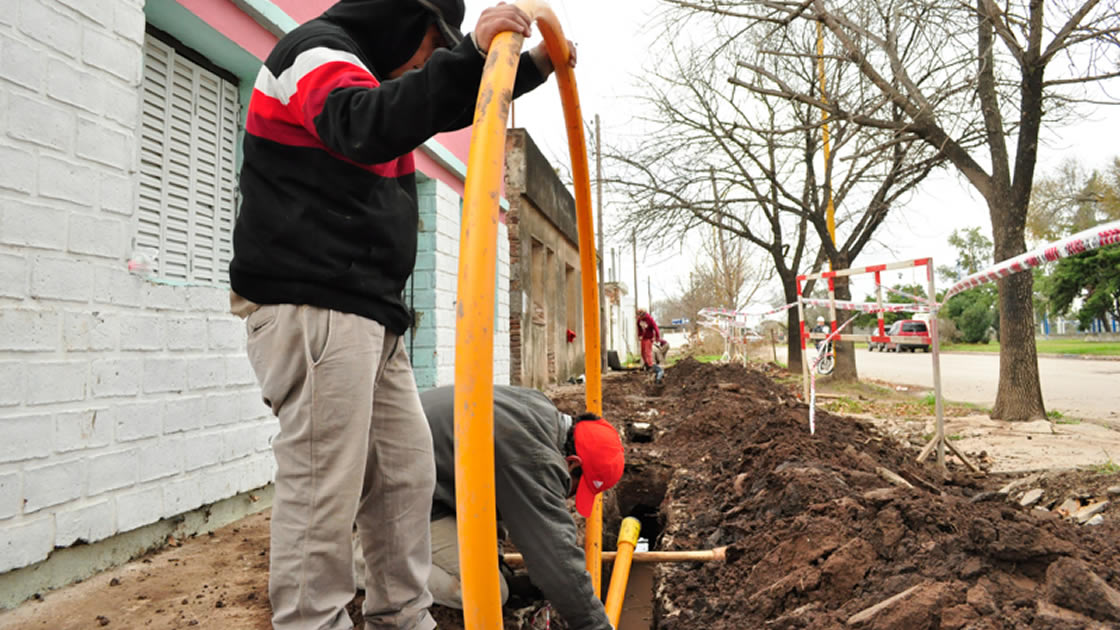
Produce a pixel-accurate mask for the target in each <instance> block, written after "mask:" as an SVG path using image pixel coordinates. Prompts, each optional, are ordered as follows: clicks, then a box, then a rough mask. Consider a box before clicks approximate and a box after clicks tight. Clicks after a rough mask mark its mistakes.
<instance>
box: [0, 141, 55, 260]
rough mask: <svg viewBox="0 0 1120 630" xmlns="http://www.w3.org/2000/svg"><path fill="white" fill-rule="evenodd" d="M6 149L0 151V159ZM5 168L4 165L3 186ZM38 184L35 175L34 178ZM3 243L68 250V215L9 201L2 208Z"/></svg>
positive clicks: (0, 234) (0, 237)
mask: <svg viewBox="0 0 1120 630" xmlns="http://www.w3.org/2000/svg"><path fill="white" fill-rule="evenodd" d="M2 158H3V148H0V159H2ZM3 171H4V165H3V163H2V162H0V184H2V183H3V177H4V175H3ZM31 181H32V182H34V175H32V176H31ZM0 243H3V244H6V245H26V246H29V247H38V248H42V249H53V250H60V251H61V250H62V249H63V248H64V247H66V212H65V211H63V210H59V209H57V208H52V207H50V206H47V205H42V204H30V203H25V202H23V201H19V200H15V199H5V200H4V205H3V206H2V207H0Z"/></svg>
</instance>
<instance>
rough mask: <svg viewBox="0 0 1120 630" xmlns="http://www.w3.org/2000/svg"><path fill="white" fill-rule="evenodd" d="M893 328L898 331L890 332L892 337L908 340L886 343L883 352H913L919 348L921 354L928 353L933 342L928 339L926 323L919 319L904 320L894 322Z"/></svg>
mask: <svg viewBox="0 0 1120 630" xmlns="http://www.w3.org/2000/svg"><path fill="white" fill-rule="evenodd" d="M895 326H897V328H898V330H897V332H894V331H893V330H892V332H891V334H892V336H894V337H909V339H907V340H906V341H900V342H898V343H895V342H890V343H887V344H886V347H885V348H884V350H886V351H887V352H902V351H903V350H908V351H910V352H913V351H915V350H917V349H918V348H921V349H922V352H929V349H930V345H931V344H932V343H933V340H932V339H930V336H929V326H928V325H927V324H926V322H924V321H922V320H920V319H904V320H902V321H898V322H895V324H894V326H892V329H893V328H894V327H895Z"/></svg>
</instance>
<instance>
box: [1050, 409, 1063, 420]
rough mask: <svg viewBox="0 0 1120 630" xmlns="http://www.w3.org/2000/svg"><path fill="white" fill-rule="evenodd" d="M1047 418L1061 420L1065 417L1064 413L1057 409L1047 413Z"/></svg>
mask: <svg viewBox="0 0 1120 630" xmlns="http://www.w3.org/2000/svg"><path fill="white" fill-rule="evenodd" d="M1046 417H1047V418H1050V419H1051V420H1061V419H1062V417H1063V416H1062V412H1060V411H1058V410H1057V409H1051V410H1050V411H1047V412H1046Z"/></svg>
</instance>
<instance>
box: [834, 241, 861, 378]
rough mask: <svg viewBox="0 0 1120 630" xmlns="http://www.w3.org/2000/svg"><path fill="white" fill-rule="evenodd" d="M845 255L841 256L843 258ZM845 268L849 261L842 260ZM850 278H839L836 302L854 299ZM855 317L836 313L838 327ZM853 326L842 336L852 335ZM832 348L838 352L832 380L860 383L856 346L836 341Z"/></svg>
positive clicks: (848, 312)
mask: <svg viewBox="0 0 1120 630" xmlns="http://www.w3.org/2000/svg"><path fill="white" fill-rule="evenodd" d="M842 255H843V254H841V256H842ZM840 262H841V263H842V264H843V267H837V268H845V269H846V268H847V267H848V261H847V260H841V261H840ZM848 280H849V278H848V276H838V277H837V278H836V281H835V284H834V291H835V294H836V301H837V302H840V301H844V302H847V301H850V300H851V299H852V287H851V284H850V283H849V282H848ZM852 315H854V312H853V311H841V310H837V311H836V325H837V326H839V325H841V324H843V323H844V322H846V321H848V318H849V317H851V316H852ZM851 333H852V328H851V325H849V326H848V328H845V329H844V330H842V331H841V332H840V334H842V335H843V334H851ZM832 347H833V348H834V349H835V351H836V367H834V368H833V371H832V378H833V379H835V380H837V381H858V380H859V373H858V372H857V371H856V345H855V343H853V342H851V341H835V342H833V344H832Z"/></svg>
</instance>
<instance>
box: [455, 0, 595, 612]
mask: <svg viewBox="0 0 1120 630" xmlns="http://www.w3.org/2000/svg"><path fill="white" fill-rule="evenodd" d="M517 5H518V6H519V7H521V9H522V10H524V11H525V12H526V13H527V14H529V16H530V17H531V18H533V19H534V20H535V21H536V22H537V25H538V28H539V29H540V31H541V34H542V35H543V36H544V41H545V46H546V47H547V49H548V56H549V58H550V59H551V60H552V65H553V66H554V68H555V70H556V80H557V84H558V85H559V87H560V100H561V103H562V105H563V107H564V122H565V127H566V128H567V131H568V148H569V151H570V153H571V160H572V176H573V179H574V182H575V198H576V218H577V227H578V231H579V243H580V274H581V277H582V290H583V315H584V330H583V339H584V353H585V356H587V357H598V356H599V319H598V314H599V295H598V289H597V287H598V279H597V277H596V274H595V251H594V240H593V239H594V230H593V227H592V221H591V183H590V179H589V170H588V166H587V147H586V140H585V138H584V135H583V118H582V115H581V113H580V108H579V94H578V91H577V89H576V82H575V75H574V74H573V72H572V68H571V67H570V66H569V65H568V59H569V57H570V51H569V50H568V40H567V39H566V38H565V37H564V34H563V31H562V30H561V29H560V25H559V22H558V21H557V20H556V16H555V15H554V14H553V13H552V9H550V8H549V7H548V5H546V4H544V3H542V2H538V1H536V0H522V1H521V2H518V3H517ZM523 39H524V38H523V37H522V36H521V35H520V34H515V33H509V32H507V33H500V34H498V35H497V36H496V37H495V38H494V40H493V42H491V44H490V51H489V54H488V55H487V58H486V67H485V70H484V71H483V75H482V83H481V85H480V87H479V91H478V103H477V105H476V108H475V118H474V131H473V133H472V136H471V148H470V155H469V158H468V160H467V179H466V182H465V186H464V188H465V190H464V194H463V219H462V234H461V238H460V255H459V291H458V302H457V307H456V320H457V321H456V330H455V501H456V512H457V515H458V533H459V563H460V566H461V567H462V570H461V573H462V575H461V579H462V593H463V604H464V605H463V620H464V625H465V627H466V628H467V630H500V628H501V627H502V610H501V601H500V594H499V593H500V591H499V587H498V566H497V563H495V562H494V532H495V531H497V522H496V520H497V516H496V507H495V503H494V374H493V370H492V369H479V366H492V365H493V364H494V361H493V359H494V347H493V340H494V330H493V322H494V285H495V277H494V273H495V264H496V257H497V249H496V244H497V232H498V220H499V215H498V200H499V197H500V191H501V183H502V182H501V176H502V163H503V158H504V155H505V123H506V119H507V117H508V115H509V107H510V103H511V101H512V98H513V80H514V77H515V76H516V73H517V63H518V56H519V53H520V51H521V45H522V43H523ZM586 373H587V388H586V391H587V410H588V411H591V412H593V413H597V414H601V413H602V407H603V404H602V366H601V365H600V364H599V361H587V362H586ZM468 453H469V454H470V457H469V458H468V457H466V456H465V454H468ZM596 516H598V519H599V520H596ZM601 519H602V504H601V499H597V500H596V503H595V510H594V511H593V512H592V517H591V519H590V520H589V522H588V524H587V533H586V537H587V542H586V547H587V550H588V554H587V566H588V570H589V571H590V572H591V575H592V579H593V582H594V585H595V589H596V593H598V590H599V576H600V571H601V568H600V567H601V558H600V556H599V553H598V552H599V551H601V549H602V543H601V538H600V537H601V532H602V522H601ZM595 532H598V533H599V536H595Z"/></svg>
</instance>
